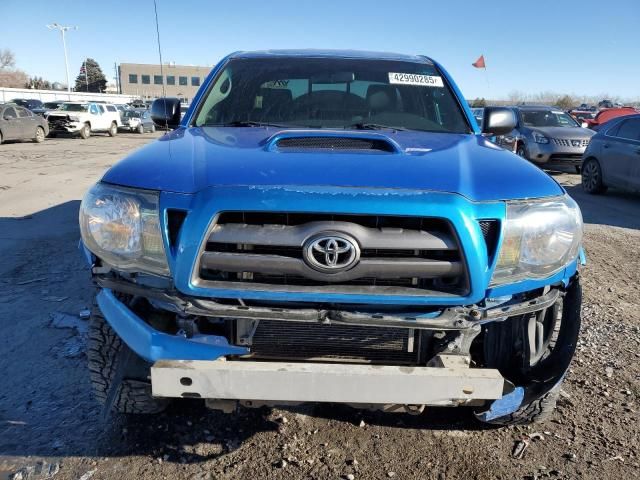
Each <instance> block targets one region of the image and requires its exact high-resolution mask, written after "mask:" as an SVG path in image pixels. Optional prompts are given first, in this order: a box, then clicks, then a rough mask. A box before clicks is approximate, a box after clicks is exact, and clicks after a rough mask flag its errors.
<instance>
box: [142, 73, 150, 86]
mask: <svg viewBox="0 0 640 480" xmlns="http://www.w3.org/2000/svg"><path fill="white" fill-rule="evenodd" d="M150 83H151V76H150V75H142V84H143V85H149V84H150Z"/></svg>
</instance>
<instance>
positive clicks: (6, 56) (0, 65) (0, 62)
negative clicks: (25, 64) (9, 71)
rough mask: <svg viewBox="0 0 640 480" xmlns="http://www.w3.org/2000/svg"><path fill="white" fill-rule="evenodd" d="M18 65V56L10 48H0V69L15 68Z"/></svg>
mask: <svg viewBox="0 0 640 480" xmlns="http://www.w3.org/2000/svg"><path fill="white" fill-rule="evenodd" d="M15 66H16V57H15V55H14V54H13V52H12V51H11V50H9V49H6V48H4V49H2V50H0V70H4V69H5V68H13V67H15Z"/></svg>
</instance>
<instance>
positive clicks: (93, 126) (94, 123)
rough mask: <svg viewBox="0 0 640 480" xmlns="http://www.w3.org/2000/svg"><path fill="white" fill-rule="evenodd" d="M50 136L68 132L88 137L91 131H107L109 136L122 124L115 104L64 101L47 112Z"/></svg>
mask: <svg viewBox="0 0 640 480" xmlns="http://www.w3.org/2000/svg"><path fill="white" fill-rule="evenodd" d="M45 118H46V119H47V121H48V122H49V130H50V131H51V133H50V136H56V134H58V133H70V134H72V135H80V136H81V137H82V138H89V135H91V132H107V133H108V134H109V136H110V137H115V136H116V135H117V134H118V127H120V126H122V120H121V119H120V113H119V112H118V109H117V108H116V107H115V105H111V104H109V103H96V102H64V103H63V104H62V105H60V108H58V109H57V110H53V111H51V112H47V114H46V117H45Z"/></svg>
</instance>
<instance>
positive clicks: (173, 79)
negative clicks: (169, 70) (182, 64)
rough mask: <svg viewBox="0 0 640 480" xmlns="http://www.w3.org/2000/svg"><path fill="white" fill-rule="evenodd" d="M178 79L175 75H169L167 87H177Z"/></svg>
mask: <svg viewBox="0 0 640 480" xmlns="http://www.w3.org/2000/svg"><path fill="white" fill-rule="evenodd" d="M175 84H176V77H175V76H174V75H167V85H175Z"/></svg>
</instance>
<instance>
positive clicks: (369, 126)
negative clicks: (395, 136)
mask: <svg viewBox="0 0 640 480" xmlns="http://www.w3.org/2000/svg"><path fill="white" fill-rule="evenodd" d="M348 128H355V129H356V130H402V131H406V130H407V129H406V128H402V127H393V126H391V125H381V124H379V123H366V122H358V123H353V124H351V125H349V127H348Z"/></svg>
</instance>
